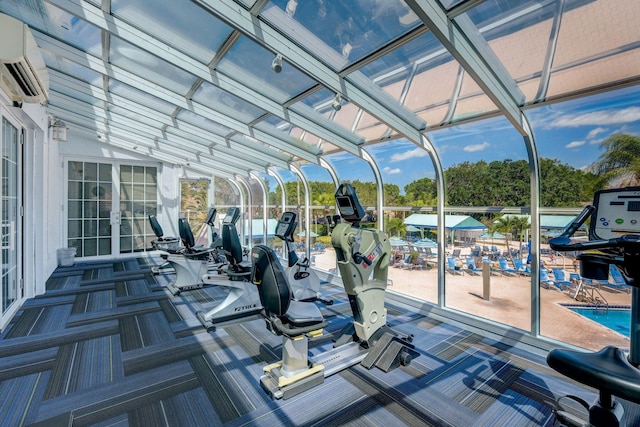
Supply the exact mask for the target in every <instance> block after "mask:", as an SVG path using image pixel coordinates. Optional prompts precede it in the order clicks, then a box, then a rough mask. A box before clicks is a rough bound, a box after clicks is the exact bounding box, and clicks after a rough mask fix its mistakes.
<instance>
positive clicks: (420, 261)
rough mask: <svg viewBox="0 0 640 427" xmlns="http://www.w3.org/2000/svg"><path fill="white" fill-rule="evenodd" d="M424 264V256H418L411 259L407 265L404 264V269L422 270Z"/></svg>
mask: <svg viewBox="0 0 640 427" xmlns="http://www.w3.org/2000/svg"><path fill="white" fill-rule="evenodd" d="M423 265H424V258H422V257H418V258H416V259H415V260H413V261H411V262H410V263H409V265H406V266H404V267H403V268H404V269H405V270H416V269H417V270H422V268H423Z"/></svg>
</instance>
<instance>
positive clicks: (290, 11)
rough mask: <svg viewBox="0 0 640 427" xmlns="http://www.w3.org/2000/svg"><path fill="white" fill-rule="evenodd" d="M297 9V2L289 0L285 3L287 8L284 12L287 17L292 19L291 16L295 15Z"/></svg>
mask: <svg viewBox="0 0 640 427" xmlns="http://www.w3.org/2000/svg"><path fill="white" fill-rule="evenodd" d="M297 7H298V2H297V0H289V1H288V2H287V8H286V9H285V12H286V13H287V15H289V16H291V17H293V15H295V13H296V8H297Z"/></svg>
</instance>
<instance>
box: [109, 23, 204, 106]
mask: <svg viewBox="0 0 640 427" xmlns="http://www.w3.org/2000/svg"><path fill="white" fill-rule="evenodd" d="M109 60H110V62H111V63H112V64H114V65H117V66H118V67H121V68H123V69H125V70H127V71H129V72H131V73H133V74H136V75H137V76H140V77H141V78H143V79H146V80H148V81H150V82H152V83H156V84H158V85H160V86H162V87H165V88H167V89H169V90H172V91H173V92H176V93H179V94H182V95H184V94H186V93H187V92H188V91H189V90H190V89H191V87H192V86H193V84H194V83H195V81H196V77H195V76H193V75H192V74H189V73H187V72H186V71H184V70H182V69H180V68H178V67H176V66H175V65H172V64H170V63H168V62H166V61H164V60H162V59H160V58H158V57H157V56H155V55H152V54H150V53H149V52H147V51H145V50H142V49H140V48H138V47H136V46H134V45H132V44H130V43H128V42H125V41H124V40H122V39H120V38H118V37H115V36H113V35H112V36H111V49H110V52H109Z"/></svg>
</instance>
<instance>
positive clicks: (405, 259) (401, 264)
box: [393, 254, 411, 268]
mask: <svg viewBox="0 0 640 427" xmlns="http://www.w3.org/2000/svg"><path fill="white" fill-rule="evenodd" d="M410 262H411V254H404V257H403V258H402V259H401V260H400V261H398V262H396V263H394V264H393V267H395V268H404V267H406V266H407V265H409V263H410Z"/></svg>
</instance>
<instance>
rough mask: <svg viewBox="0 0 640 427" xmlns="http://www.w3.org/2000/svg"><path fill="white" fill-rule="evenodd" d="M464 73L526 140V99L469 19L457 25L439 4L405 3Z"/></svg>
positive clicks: (419, 0)
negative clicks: (523, 109)
mask: <svg viewBox="0 0 640 427" xmlns="http://www.w3.org/2000/svg"><path fill="white" fill-rule="evenodd" d="M405 1H406V3H407V5H408V6H409V7H410V8H411V9H412V10H413V11H414V13H415V14H416V15H418V17H419V18H420V19H421V20H422V22H424V23H425V25H426V26H427V27H428V28H429V29H430V30H431V32H432V33H433V35H434V36H435V37H436V38H437V39H438V40H439V41H440V43H442V45H443V46H444V47H445V48H446V49H447V50H448V51H449V52H450V53H451V55H452V56H453V57H454V58H455V59H456V61H458V63H459V64H460V65H461V66H462V67H463V68H464V69H465V71H466V72H467V73H468V74H469V75H470V76H471V77H472V78H473V79H474V80H475V82H476V83H477V84H478V85H479V86H480V88H482V90H483V91H484V93H485V94H486V95H487V96H488V97H489V98H490V99H491V100H492V101H493V102H494V103H495V105H496V106H497V107H498V109H499V110H500V111H501V112H502V114H504V115H505V117H506V118H507V119H508V120H509V121H510V122H511V123H512V125H513V126H514V127H515V128H516V130H517V131H518V132H519V133H520V134H521V135H523V136H525V135H526V129H525V125H524V124H523V114H522V111H521V110H520V107H519V106H520V105H522V104H523V102H524V98H525V97H524V95H523V94H522V92H521V91H520V89H519V88H518V86H517V85H516V83H515V81H514V80H513V79H512V78H511V76H509V73H508V72H507V71H506V70H505V68H504V66H503V65H502V63H501V62H500V61H499V60H498V58H497V57H496V56H495V54H494V53H493V51H492V50H491V48H490V47H489V46H488V44H487V43H486V41H485V40H484V39H483V38H482V36H480V34H479V32H478V30H477V28H476V27H475V26H474V25H473V23H472V22H471V21H470V19H469V17H468V16H467V15H464V14H463V15H458V16H456V18H454V19H455V22H454V20H452V19H450V18H449V17H448V15H447V12H446V11H445V10H444V9H443V8H442V6H441V5H440V3H439V2H438V1H436V0H405Z"/></svg>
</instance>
